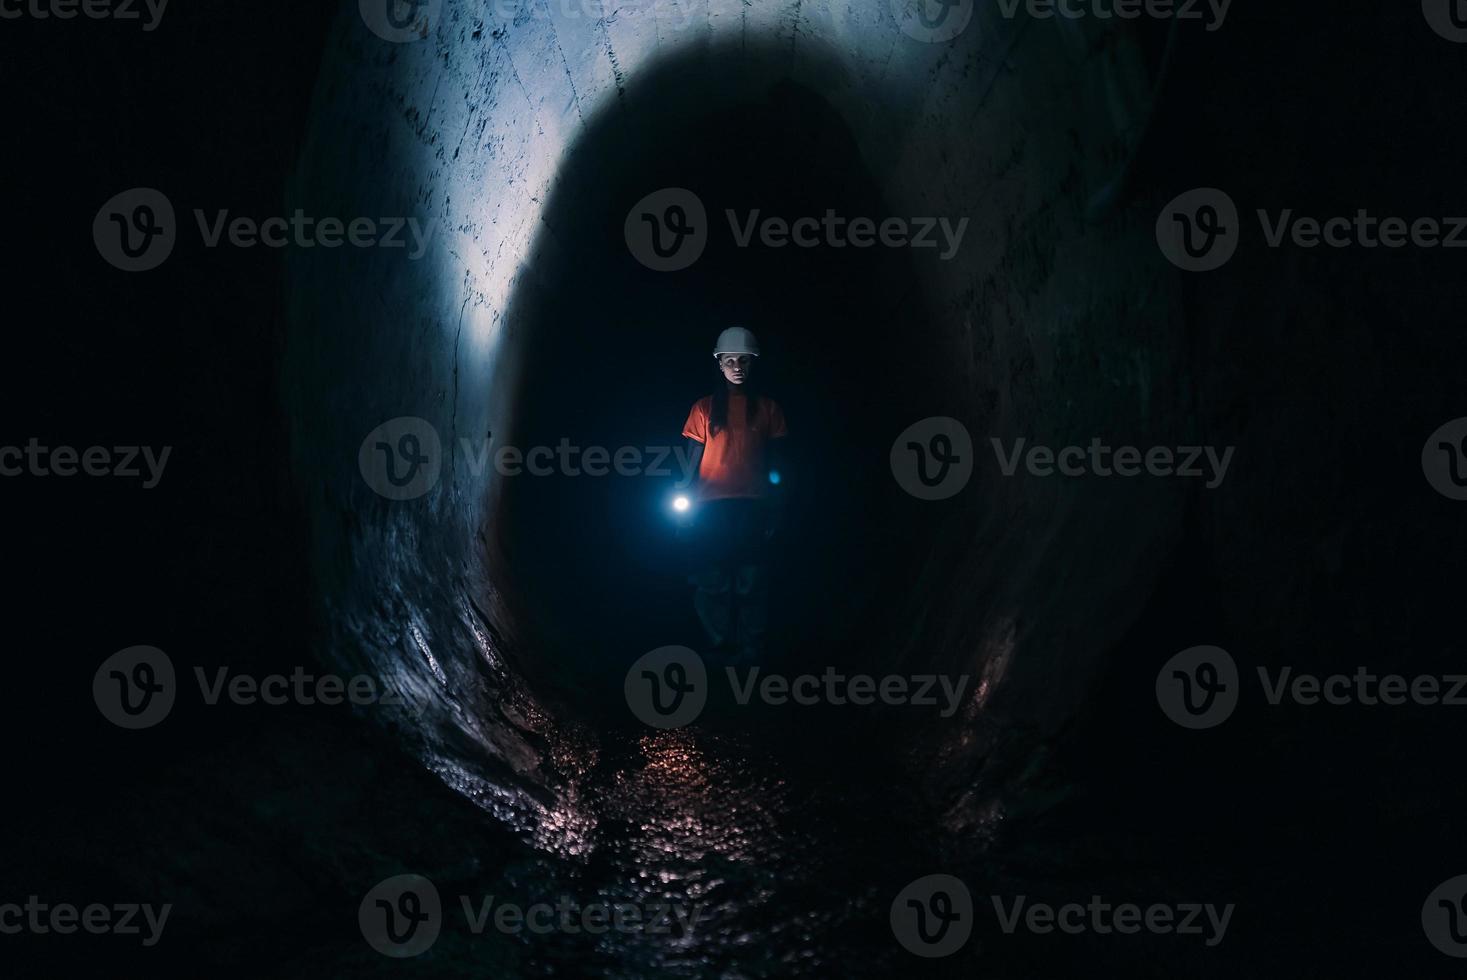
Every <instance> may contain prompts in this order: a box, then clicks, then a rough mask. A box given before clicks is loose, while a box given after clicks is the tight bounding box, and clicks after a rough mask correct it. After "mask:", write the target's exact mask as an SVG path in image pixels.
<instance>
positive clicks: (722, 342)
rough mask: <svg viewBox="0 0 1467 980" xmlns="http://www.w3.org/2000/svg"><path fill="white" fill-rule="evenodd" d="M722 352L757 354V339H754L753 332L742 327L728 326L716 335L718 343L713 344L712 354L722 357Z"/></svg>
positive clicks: (756, 355)
mask: <svg viewBox="0 0 1467 980" xmlns="http://www.w3.org/2000/svg"><path fill="white" fill-rule="evenodd" d="M724 354H753V355H754V356H755V357H758V356H759V341H757V340H755V339H754V334H753V332H752V331H750V330H745V329H744V328H743V327H729V328H728V329H727V330H725V331H724V332H723V333H721V334H719V335H718V343H716V344H714V345H713V356H714V357H722V356H723V355H724Z"/></svg>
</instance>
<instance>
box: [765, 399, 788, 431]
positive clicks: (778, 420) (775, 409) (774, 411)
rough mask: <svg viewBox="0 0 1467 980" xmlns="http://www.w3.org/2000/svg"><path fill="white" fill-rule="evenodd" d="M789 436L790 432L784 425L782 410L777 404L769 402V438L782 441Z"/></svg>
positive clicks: (773, 401)
mask: <svg viewBox="0 0 1467 980" xmlns="http://www.w3.org/2000/svg"><path fill="white" fill-rule="evenodd" d="M789 434H790V430H789V429H788V428H786V427H785V424H784V409H782V408H780V407H779V402H777V401H775V400H774V399H772V398H771V399H770V400H769V438H771V439H783V438H784V437H785V436H787V435H789Z"/></svg>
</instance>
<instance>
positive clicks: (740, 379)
mask: <svg viewBox="0 0 1467 980" xmlns="http://www.w3.org/2000/svg"><path fill="white" fill-rule="evenodd" d="M718 366H719V367H720V368H721V369H722V370H723V376H724V377H725V378H727V379H728V383H729V384H731V385H741V384H743V383H744V382H745V381H748V380H749V372H750V371H751V370H753V368H754V358H752V357H750V356H749V355H748V354H724V355H722V356H721V357H719V359H718Z"/></svg>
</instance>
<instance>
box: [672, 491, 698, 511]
mask: <svg viewBox="0 0 1467 980" xmlns="http://www.w3.org/2000/svg"><path fill="white" fill-rule="evenodd" d="M691 506H693V502H692V501H691V500H689V499H688V496H687V494H683V493H680V494H678V495H677V496H676V497H673V498H672V509H673V510H675V511H677V512H678V513H679V514H685V513H687V511H688V508H689V507H691Z"/></svg>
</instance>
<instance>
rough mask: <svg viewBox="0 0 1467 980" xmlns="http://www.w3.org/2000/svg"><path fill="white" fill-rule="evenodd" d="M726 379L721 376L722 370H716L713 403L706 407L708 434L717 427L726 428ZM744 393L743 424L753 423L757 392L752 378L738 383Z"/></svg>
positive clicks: (715, 432)
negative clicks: (716, 379) (716, 381)
mask: <svg viewBox="0 0 1467 980" xmlns="http://www.w3.org/2000/svg"><path fill="white" fill-rule="evenodd" d="M729 387H730V385H729V383H728V379H727V378H725V377H724V376H723V371H722V370H721V369H720V370H719V371H718V383H717V384H715V385H714V386H713V404H712V405H711V406H709V408H708V434H709V435H716V434H717V432H718V430H719V429H726V428H728V389H729ZM739 388H740V389H742V392H743V395H744V425H746V426H752V425H753V424H754V412H755V411H756V410H757V409H758V407H759V392H758V390H757V389H755V388H754V386H753V379H752V378H750V379H749V380H747V381H745V382H744V383H743V384H741V385H739Z"/></svg>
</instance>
